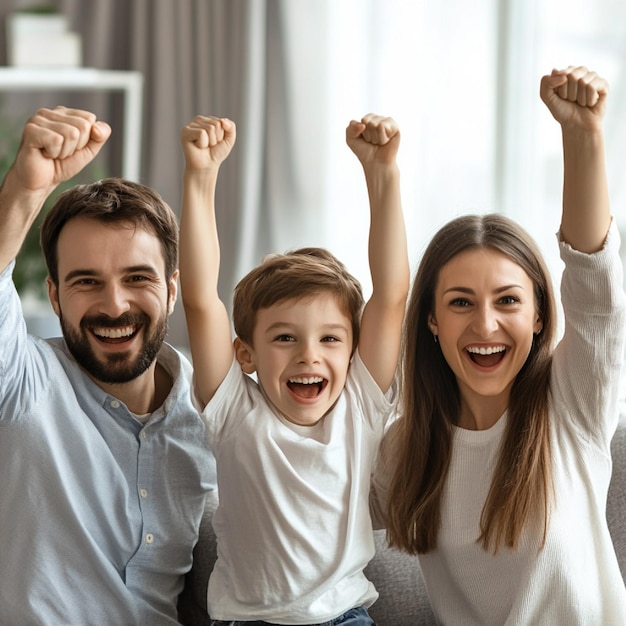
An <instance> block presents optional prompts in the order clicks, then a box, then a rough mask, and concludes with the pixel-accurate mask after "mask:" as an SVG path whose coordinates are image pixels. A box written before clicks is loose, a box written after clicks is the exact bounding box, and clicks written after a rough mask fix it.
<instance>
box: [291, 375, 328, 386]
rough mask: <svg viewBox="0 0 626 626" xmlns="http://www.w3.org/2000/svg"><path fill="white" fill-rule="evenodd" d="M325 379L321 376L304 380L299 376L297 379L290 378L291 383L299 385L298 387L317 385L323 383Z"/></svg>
mask: <svg viewBox="0 0 626 626" xmlns="http://www.w3.org/2000/svg"><path fill="white" fill-rule="evenodd" d="M323 380H324V379H323V378H322V377H321V376H310V377H309V378H304V377H303V376H297V377H295V378H290V379H289V382H290V383H297V384H298V385H316V384H318V383H321V382H322V381H323Z"/></svg>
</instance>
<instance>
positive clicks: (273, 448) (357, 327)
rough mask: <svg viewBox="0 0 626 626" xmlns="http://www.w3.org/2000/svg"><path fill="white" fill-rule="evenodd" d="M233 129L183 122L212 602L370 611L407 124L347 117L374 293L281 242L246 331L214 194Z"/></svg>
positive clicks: (184, 282)
mask: <svg viewBox="0 0 626 626" xmlns="http://www.w3.org/2000/svg"><path fill="white" fill-rule="evenodd" d="M235 134H236V130H235V125H234V123H233V122H232V121H230V120H227V119H223V118H215V117H201V116H198V117H196V118H194V120H193V121H192V122H191V123H190V124H189V125H187V126H186V127H185V128H184V129H183V131H182V135H181V141H182V146H183V152H184V155H185V161H186V166H185V173H184V191H183V212H182V218H181V259H180V268H181V287H182V294H183V303H184V307H185V314H186V318H187V324H188V330H189V337H190V341H191V351H192V356H193V361H194V368H195V394H196V400H197V402H198V404H200V405H201V407H203V408H204V410H203V416H204V419H205V421H206V425H207V432H208V437H209V441H210V444H211V446H212V448H213V450H214V453H215V457H216V461H217V466H218V487H219V493H220V504H219V507H218V510H217V512H216V514H215V517H214V519H213V525H214V527H215V531H216V534H217V539H218V560H217V563H216V565H215V568H214V570H213V573H212V574H211V578H210V581H209V589H208V611H209V614H210V615H211V618H212V619H213V620H217V622H216V623H220V622H221V621H225V622H226V623H231V622H234V623H239V622H246V621H254V622H255V623H265V622H268V623H273V624H318V623H320V622H326V621H329V620H333V624H341V623H344V622H346V621H347V620H350V624H372V623H373V622H372V621H371V619H370V618H369V615H368V613H367V608H366V607H368V606H370V605H371V604H372V603H373V602H374V601H375V600H376V598H377V592H376V590H375V589H374V587H373V585H372V584H371V583H370V582H369V581H368V580H367V579H366V578H365V576H364V574H363V569H364V568H365V566H366V565H367V563H368V562H369V561H370V559H371V558H372V556H373V555H374V543H373V536H372V525H371V520H370V516H369V509H368V495H369V488H370V474H371V471H372V465H373V461H374V458H375V456H376V453H377V449H378V444H379V442H380V440H381V437H382V434H383V430H384V428H385V425H386V423H387V421H388V419H389V417H390V415H391V413H392V409H393V406H394V400H395V387H394V385H393V381H394V377H395V372H396V367H397V363H398V356H399V350H400V337H401V329H402V321H403V318H404V310H405V303H406V297H407V293H408V287H409V263H408V256H407V249H406V234H405V228H404V219H403V216H402V207H401V202H400V184H399V171H398V168H397V165H396V154H397V150H398V145H399V141H400V133H399V131H398V128H397V126H396V124H395V122H394V121H393V120H392V119H390V118H383V117H380V116H375V115H368V116H366V117H364V118H363V119H362V120H361V121H360V122H357V121H352V122H350V124H349V125H348V127H347V129H346V141H347V143H348V145H349V146H350V148H351V149H352V150H353V152H354V153H355V154H356V156H357V157H358V158H359V160H360V162H361V164H362V166H363V169H364V172H365V178H366V182H367V186H368V191H369V200H370V212H371V221H370V237H369V261H370V271H371V275H372V284H373V293H372V296H371V298H370V300H369V301H368V303H367V305H366V306H365V307H364V308H363V297H362V294H361V288H360V285H359V283H358V281H356V279H354V278H353V277H352V276H351V275H350V274H349V273H348V272H347V271H346V269H345V268H344V266H343V265H342V264H341V263H340V262H339V261H337V260H336V259H335V258H334V257H333V256H332V255H331V254H330V253H329V252H327V251H325V250H322V249H319V248H307V249H302V250H297V251H295V252H292V253H288V254H285V255H273V256H271V257H268V258H267V259H266V260H265V261H264V262H263V263H262V264H261V266H259V267H257V268H256V269H254V270H253V271H252V272H250V273H249V274H248V275H247V276H245V277H244V278H243V280H241V282H240V283H239V285H238V286H237V288H236V290H235V298H234V305H233V321H234V326H235V332H236V334H237V337H236V339H235V341H234V344H233V342H232V337H231V328H230V321H229V318H228V314H227V312H226V308H225V306H224V304H223V302H221V300H220V299H219V296H218V292H217V282H218V273H219V241H218V234H217V227H216V220H215V206H214V192H215V187H216V182H217V174H218V170H219V167H220V165H221V163H222V162H223V161H224V159H225V158H226V157H227V156H228V154H229V152H230V150H231V148H232V146H233V145H234V143H235ZM253 373H256V378H257V381H258V383H257V382H255V381H254V380H253V379H252V378H251V377H250V376H248V374H253ZM207 403H208V404H207Z"/></svg>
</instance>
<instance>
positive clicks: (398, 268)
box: [346, 115, 410, 391]
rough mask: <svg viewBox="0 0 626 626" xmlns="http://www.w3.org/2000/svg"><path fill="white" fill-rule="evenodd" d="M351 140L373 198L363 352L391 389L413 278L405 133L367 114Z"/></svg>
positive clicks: (351, 129)
mask: <svg viewBox="0 0 626 626" xmlns="http://www.w3.org/2000/svg"><path fill="white" fill-rule="evenodd" d="M346 141H347V143H348V145H349V146H350V148H351V149H352V151H353V152H354V153H355V154H356V156H357V157H358V159H359V161H360V162H361V165H362V166H363V171H364V173H365V180H366V182H367V190H368V195H369V202H370V234H369V248H368V251H369V263H370V272H371V275H372V288H373V289H372V296H371V298H370V299H369V301H368V302H367V304H366V305H365V310H364V311H363V318H362V322H361V336H360V339H359V353H360V354H361V358H362V359H363V362H364V363H365V365H366V366H367V368H368V370H369V372H370V373H371V374H372V377H373V378H374V380H375V381H376V382H377V384H378V386H379V387H380V388H381V389H382V390H383V391H387V389H388V388H389V387H390V385H391V383H392V382H393V379H394V376H395V372H396V368H397V365H398V357H399V354H400V340H401V335H402V322H403V319H404V311H405V306H406V298H407V294H408V291H409V279H410V269H409V260H408V253H407V244H406V231H405V226H404V216H403V214H402V202H401V199H400V172H399V170H398V166H397V163H396V155H397V152H398V146H399V143H400V131H399V130H398V127H397V125H396V123H395V122H394V120H393V119H391V118H389V117H382V116H378V115H367V116H365V117H364V118H363V119H362V120H361V121H360V122H357V121H352V122H350V124H349V125H348V128H347V129H346Z"/></svg>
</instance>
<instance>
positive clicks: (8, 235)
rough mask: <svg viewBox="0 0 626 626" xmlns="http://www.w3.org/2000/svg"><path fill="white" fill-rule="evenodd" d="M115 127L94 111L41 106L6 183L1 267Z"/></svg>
mask: <svg viewBox="0 0 626 626" xmlns="http://www.w3.org/2000/svg"><path fill="white" fill-rule="evenodd" d="M110 134H111V128H110V127H109V125H108V124H106V123H105V122H100V121H97V119H96V116H95V115H94V114H93V113H89V112H88V111H81V110H78V109H67V108H65V107H56V108H55V109H40V110H39V111H37V113H35V115H33V116H32V117H31V118H30V119H29V120H28V122H27V123H26V125H25V126H24V130H23V132H22V141H21V143H20V147H19V149H18V151H17V155H16V157H15V161H14V162H13V165H12V166H11V168H10V169H9V171H8V172H7V175H6V177H5V179H4V182H3V183H2V187H1V188H0V271H4V269H6V267H7V266H8V265H9V263H10V262H11V261H12V260H13V259H14V258H15V257H16V256H17V253H18V252H19V250H20V248H21V247H22V244H23V243H24V239H25V237H26V235H27V233H28V229H29V228H30V227H31V225H32V223H33V221H34V220H35V218H36V217H37V215H38V213H39V211H41V207H42V206H43V204H44V202H45V200H46V198H47V197H48V196H49V195H50V194H51V193H52V191H54V189H55V188H56V187H57V185H59V183H62V182H64V181H66V180H69V179H70V178H72V177H73V176H75V175H76V174H78V172H80V170H82V169H83V167H85V165H87V164H88V163H89V162H90V161H92V160H93V159H94V157H95V156H96V155H97V154H98V152H100V149H101V148H102V146H103V145H104V143H105V142H106V140H107V139H108V138H109V135H110Z"/></svg>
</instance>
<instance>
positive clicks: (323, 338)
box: [322, 337, 339, 343]
mask: <svg viewBox="0 0 626 626" xmlns="http://www.w3.org/2000/svg"><path fill="white" fill-rule="evenodd" d="M322 341H323V342H326V343H333V342H335V341H339V339H338V338H337V337H322Z"/></svg>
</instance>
